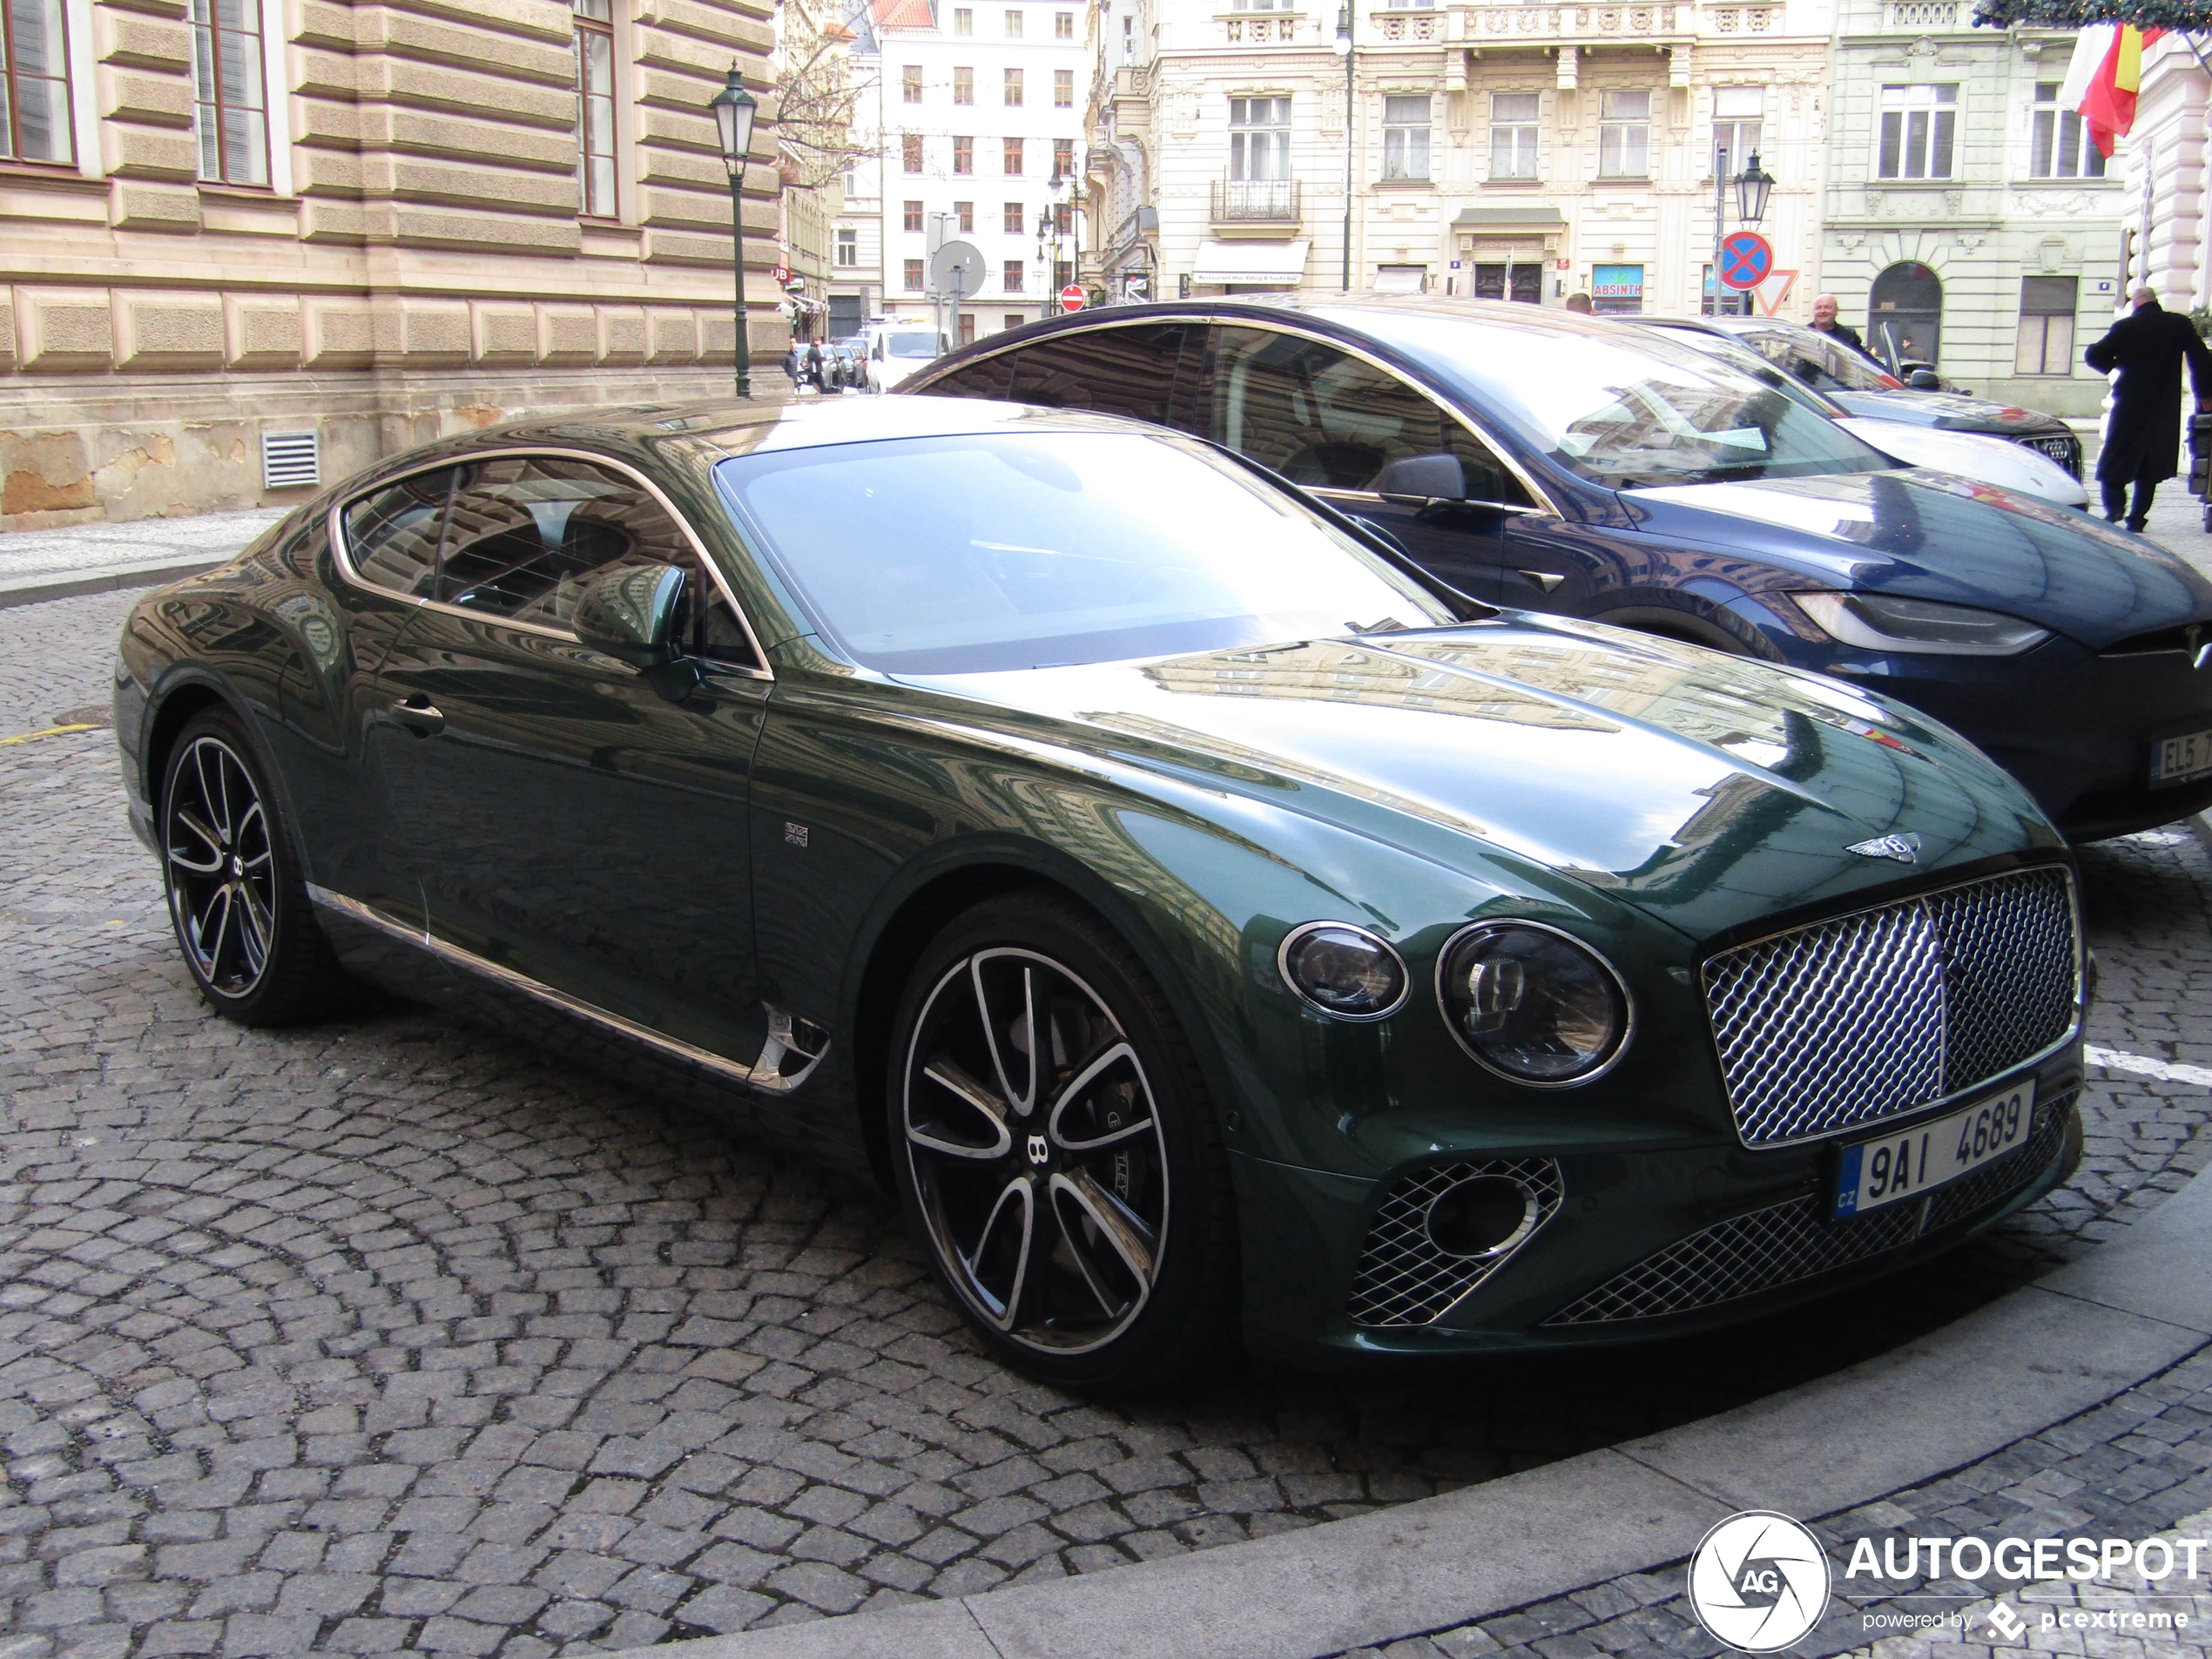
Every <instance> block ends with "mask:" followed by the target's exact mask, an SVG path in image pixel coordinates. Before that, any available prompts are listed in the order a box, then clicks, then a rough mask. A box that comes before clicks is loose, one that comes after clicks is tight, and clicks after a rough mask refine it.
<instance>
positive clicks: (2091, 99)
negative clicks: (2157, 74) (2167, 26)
mask: <svg viewBox="0 0 2212 1659" xmlns="http://www.w3.org/2000/svg"><path fill="white" fill-rule="evenodd" d="M2165 32H2166V31H2165V30H2163V29H2138V28H2137V27H2136V26H2135V25H2134V24H2131V23H2130V24H2111V23H2101V24H2091V25H2090V26H2089V27H2088V28H2087V29H2084V30H2082V31H2081V33H2080V35H2079V36H2078V37H2076V38H2075V40H2074V61H2073V62H2072V63H2070V64H2067V71H2066V81H2065V83H2064V84H2062V85H2061V86H2060V89H2059V105H2060V108H2062V109H2068V110H2079V111H2080V112H2081V118H2082V119H2083V120H2085V121H2087V123H2088V124H2089V136H2090V138H2092V139H2094V141H2095V143H2096V146H2097V153H2098V154H2100V155H2101V156H2104V157H2105V158H2107V159H2109V158H2110V157H2111V155H2112V146H2113V142H2114V139H2116V138H2119V136H2120V135H2121V133H2123V132H2127V131H2128V129H2129V128H2131V127H2133V126H2134V125H2135V95H2136V92H2137V91H2139V90H2140V89H2141V85H2142V79H2143V48H2144V47H2146V46H2148V45H2149V44H2150V43H2151V42H2152V41H2154V40H2156V39H2157V38H2158V37H2160V36H2161V35H2162V34H2164V33H2165Z"/></svg>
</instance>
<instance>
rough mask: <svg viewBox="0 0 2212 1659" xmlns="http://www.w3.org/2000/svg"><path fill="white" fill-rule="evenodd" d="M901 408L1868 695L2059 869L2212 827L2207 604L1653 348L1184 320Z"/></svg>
mask: <svg viewBox="0 0 2212 1659" xmlns="http://www.w3.org/2000/svg"><path fill="white" fill-rule="evenodd" d="M912 387H913V389H914V390H916V391H924V392H931V393H937V394H947V393H950V394H957V395H966V396H974V397H992V398H999V397H1007V398H1012V399H1015V400H1016V401H1022V402H1028V403H1035V404H1042V405H1047V406H1051V407H1057V408H1092V409H1100V410H1105V411H1109V412H1111V413H1114V414H1118V415H1134V416H1136V417H1138V418H1139V419H1144V420H1150V421H1157V422H1159V423H1161V424H1163V425H1166V426H1170V427H1174V428H1180V429H1182V430H1184V431H1186V432H1190V433H1195V434H1197V435H1201V436H1204V437H1208V438H1211V439H1212V440H1214V441H1215V442H1219V443H1222V444H1224V445H1225V446H1227V447H1228V448H1232V449H1235V450H1237V451H1238V453H1240V454H1242V455H1247V456H1249V457H1251V459H1252V460H1254V461H1257V462H1261V463H1263V464H1264V465H1265V466H1267V467H1270V468H1271V469H1274V470H1275V471H1277V472H1278V473H1280V474H1281V475H1283V476H1285V477H1286V478H1288V479H1290V480H1291V481H1292V482H1296V483H1298V484H1302V485H1304V486H1305V487H1306V488H1308V489H1312V490H1313V491H1314V492H1315V493H1316V494H1317V495H1318V496H1322V497H1324V498H1325V499H1326V500H1327V501H1328V502H1331V503H1332V505H1334V506H1336V507H1338V508H1340V509H1343V510H1344V511H1345V512H1348V513H1352V514H1356V515H1358V516H1360V517H1362V518H1365V519H1367V520H1369V521H1371V522H1372V523H1375V524H1377V525H1379V526H1380V527H1382V528H1384V529H1387V530H1389V531H1390V532H1391V533H1392V534H1393V535H1395V536H1398V537H1399V540H1400V541H1401V542H1402V543H1404V545H1405V546H1406V548H1407V549H1408V550H1410V552H1411V554H1412V556H1413V558H1414V559H1415V560H1416V561H1418V562H1419V563H1420V564H1421V565H1422V566H1423V567H1424V568H1425V569H1426V570H1430V571H1431V572H1433V573H1434V574H1435V575H1437V576H1439V577H1442V578H1443V579H1444V580H1446V581H1447V582H1449V583H1453V585H1454V586H1456V587H1458V588H1460V589H1461V590H1464V591H1466V592H1468V593H1471V594H1474V595H1475V596H1477V597H1480V598H1483V599H1486V600H1488V601H1490V602H1492V603H1494V604H1502V605H1510V606H1525V607H1527V608H1530V609H1534V610H1552V611H1561V612H1565V613H1567V614H1568V615H1571V616H1577V617H1591V618H1595V619H1598V620H1602V621H1606V622H1613V623H1619V624H1624V625H1626V626H1629V627H1633V628H1640V629H1642V630H1644V631H1648V632H1652V633H1656V634H1660V635H1663V636H1666V637H1671V638H1677V639H1687V640H1691V641H1695V642H1696V643H1698V644H1706V645H1710V646H1714V647H1716V648H1717V649H1720V650H1723V651H1734V652H1737V653H1738V654H1741V655H1745V656H1751V657H1757V658H1764V659H1765V660H1767V661H1769V662H1775V663H1785V664H1792V665H1794V666H1797V667H1800V668H1809V669H1814V670H1817V671H1820V672H1822V673H1824V674H1832V675H1837V676H1839V677H1842V678H1847V679H1851V680H1853V681H1855V682H1856V683H1858V684H1859V685H1865V686H1867V687H1870V688H1872V689H1877V690H1879V691H1885V692H1887V693H1888V694H1890V695H1892V696H1894V697H1897V698H1900V699H1902V700H1903V701H1905V702H1907V703H1910V704H1912V705H1914V706H1915V707H1917V708H1919V709H1922V710H1925V711H1927V712H1928V713H1931V714H1932V715H1934V716H1936V717H1937V718H1939V719H1941V720H1944V721H1946V722H1947V723H1948V724H1950V725H1954V726H1956V727H1957V728H1959V731H1961V732H1964V733H1965V734H1966V736H1967V737H1969V738H1972V739H1973V741H1974V742H1975V743H1977V744H1979V745H1981V746H1982V747H1983V748H1984V749H1985V750H1986V751H1987V752H1989V753H1990V754H1991V755H1993V756H1994V757H1995V758H1996V759H1998V760H1999V761H2000V763H2002V764H2003V765H2005V766H2006V768H2007V769H2008V770H2010V771H2011V772H2013V775H2014V776H2016V777H2018V778H2019V779H2021V780H2022V781H2023V782H2024V783H2026V784H2027V786H2028V787H2029V789H2030V790H2032V791H2033V792H2034V794H2035V797H2036V799H2037V800H2039V801H2040V803H2041V804H2042V806H2043V807H2044V810H2045V811H2046V812H2047V813H2050V814H2051V815H2052V816H2053V817H2054V819H2057V820H2058V822H2059V824H2060V826H2061V827H2062V828H2063V829H2065V831H2066V832H2067V834H2069V835H2071V836H2073V837H2074V838H2075V839H2077V840H2091V839H2094V838H2097V837H2101V836H2107V835H2117V834H2125V833H2130V832H2132V831H2135V830H2139V829H2143V828H2147V827H2148V826H2153V825H2155V824H2161V823H2165V822H2168V821H2170V820H2173V819H2179V818H2182V817H2183V816H2185V815H2187V814H2189V813H2195V812H2198V811H2201V810H2202V809H2203V808H2204V807H2205V806H2207V805H2212V672H2208V671H2206V669H2207V666H2208V665H2212V651H2207V650H2206V647H2207V645H2208V644H2212V583H2207V582H2206V580H2205V579H2204V577H2202V576H2200V575H2198V574H2197V573H2196V571H2195V570H2192V569H2190V568H2189V567H2188V565H2187V564H2185V563H2182V561H2181V560H2179V559H2176V558H2175V557H2174V556H2171V555H2170V554H2168V553H2167V552H2166V551H2165V550H2163V549H2161V548H2160V547H2158V546H2156V545H2155V543H2150V542H2148V541H2145V540H2143V539H2142V538H2141V537H2140V536H2130V535H2128V534H2127V533H2126V532H2124V531H2121V530H2118V529H2113V528H2111V527H2110V526H2107V525H2105V524H2102V523H2097V522H2095V521H2094V520H2092V519H2089V518H2088V517H2087V516H2084V515H2082V514H2080V513H2078V512H2074V511H2071V510H2068V509H2063V508H2058V507H2054V506H2051V505H2049V504H2047V503H2044V502H2036V501H2033V500H2031V499H2029V498H2027V497H2026V496H2016V495H2013V494H2012V493H2010V492H2008V491H2006V490H2003V489H1993V488H1990V487H1988V486H1985V485H1979V484H1975V483H1973V482H1970V481H1968V480H1966V479H1961V478H1958V477H1954V476H1950V475H1943V474H1937V473H1930V472H1922V471H1913V470H1908V469H1902V468H1899V467H1898V466H1897V465H1896V463H1895V462H1893V461H1892V459H1891V458H1889V457H1888V456H1886V455H1882V454H1880V453H1879V452H1878V451H1877V450H1875V449H1873V448H1870V447H1869V446H1868V445H1866V444H1865V443H1864V442H1860V441H1859V440H1858V438H1856V437H1853V436H1852V435H1851V434H1849V433H1847V432H1845V431H1844V429H1843V428H1840V427H1839V426H1838V425H1836V424H1835V423H1834V422H1833V421H1829V420H1827V419H1825V418H1824V417H1823V416H1822V415H1819V414H1817V413H1816V412H1815V411H1813V410H1811V409H1810V408H1804V407H1803V405H1802V404H1801V403H1800V402H1798V401H1793V400H1792V399H1791V398H1790V397H1788V396H1787V395H1784V393H1783V392H1782V391H1781V390H1779V389H1777V388H1775V387H1774V386H1772V385H1770V384H1766V383H1764V382H1763V381H1761V380H1760V379H1759V378H1757V376H1755V375H1753V374H1749V373H1746V372H1745V371H1744V370H1743V369H1742V368H1737V367H1735V366H1733V365H1731V364H1730V362H1728V361H1725V360H1724V359H1723V358H1722V357H1720V356H1717V355H1716V354H1713V353H1711V352H1708V351H1700V350H1698V349H1697V348H1696V347H1692V346H1690V345H1689V344H1688V343H1687V342H1684V341H1676V340H1671V339H1669V337H1668V335H1667V334H1666V331H1664V330H1662V329H1658V328H1649V329H1635V328H1627V327H1622V326H1621V325H1620V324H1619V323H1618V322H1617V321H1615V320H1613V319H1610V318H1607V317H1585V316H1576V315H1575V314H1572V313H1568V312H1565V311H1553V310H1541V309H1539V308H1538V307H1534V306H1526V305H1506V304H1503V303H1488V302H1484V301H1480V300H1459V301H1453V300H1414V299H1407V300H1345V301H1326V302H1319V301H1317V302H1312V303H1308V304H1305V305H1299V306H1291V305H1284V304H1279V303H1271V304H1254V303H1251V302H1249V301H1239V300H1199V301H1183V302H1178V303H1176V304H1172V305H1162V306H1146V307H1121V308H1118V309H1115V310H1111V311H1102V312H1097V313H1089V312H1085V313H1079V314H1076V315H1075V316H1072V317H1068V318H1062V319H1057V320H1052V321H1049V322H1041V323H1036V324H1033V325H1031V326H1029V327H1024V328H1021V329H1017V330H1015V331H1012V332H1010V333H1008V334H998V335H995V336H993V337H992V338H991V339H989V340H988V341H981V342H978V343H977V344H975V345H974V346H971V347H965V348H963V349H962V350H961V351H959V352H957V353H954V354H953V355H952V356H950V357H948V358H946V359H944V360H943V361H941V362H939V363H936V364H934V365H932V366H931V367H929V368H926V369H924V370H923V371H921V373H920V374H917V375H916V376H915V377H914V381H913V382H912Z"/></svg>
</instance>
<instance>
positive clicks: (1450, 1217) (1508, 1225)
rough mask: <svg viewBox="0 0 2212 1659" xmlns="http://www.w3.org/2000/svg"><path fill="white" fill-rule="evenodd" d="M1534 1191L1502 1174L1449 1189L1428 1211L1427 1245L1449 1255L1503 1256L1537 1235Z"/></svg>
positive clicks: (1439, 1195)
mask: <svg viewBox="0 0 2212 1659" xmlns="http://www.w3.org/2000/svg"><path fill="white" fill-rule="evenodd" d="M1538 1211H1539V1205H1538V1204H1537V1199H1536V1193H1535V1190H1534V1188H1532V1187H1529V1186H1527V1185H1526V1184H1523V1183H1521V1182H1519V1181H1515V1180H1514V1179H1512V1178H1511V1177H1507V1176H1501V1175H1483V1176H1477V1177H1474V1179H1473V1180H1471V1181H1461V1182H1460V1183H1458V1184H1455V1185H1453V1186H1448V1187H1447V1188H1445V1189H1444V1190H1443V1191H1441V1192H1440V1193H1438V1194H1437V1195H1436V1197H1435V1199H1434V1200H1433V1202H1432V1203H1431V1204H1429V1207H1428V1237H1429V1242H1430V1243H1431V1244H1434V1245H1435V1246H1436V1247H1437V1249H1439V1250H1440V1251H1443V1252H1444V1253H1445V1254H1446V1255H1447V1256H1461V1257H1479V1256H1498V1255H1502V1254H1504V1253H1505V1252H1506V1251H1508V1250H1511V1249H1512V1248H1513V1247H1514V1245H1515V1244H1519V1243H1520V1242H1521V1240H1522V1239H1524V1238H1527V1237H1528V1235H1529V1234H1530V1233H1531V1232H1533V1231H1534V1230H1535V1226H1536V1217H1537V1215H1538Z"/></svg>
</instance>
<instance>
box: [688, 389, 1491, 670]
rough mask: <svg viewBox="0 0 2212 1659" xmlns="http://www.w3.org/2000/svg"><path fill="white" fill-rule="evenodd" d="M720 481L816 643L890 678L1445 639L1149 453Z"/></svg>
mask: <svg viewBox="0 0 2212 1659" xmlns="http://www.w3.org/2000/svg"><path fill="white" fill-rule="evenodd" d="M715 480H716V482H717V483H718V485H719V486H720V488H721V492H722V497H723V500H724V501H725V502H726V503H727V504H728V505H729V507H730V509H731V510H732V513H733V515H734V516H736V518H737V520H738V524H739V527H740V528H741V529H743V530H745V533H746V535H747V538H748V539H749V540H750V541H751V542H752V544H753V545H754V546H755V547H756V548H757V549H759V550H760V551H761V552H762V553H763V554H765V556H766V558H767V559H768V561H769V563H772V565H773V567H774V569H775V570H776V572H777V573H778V574H779V576H781V577H782V578H783V580H784V582H785V583H786V585H787V587H788V588H789V589H790V590H791V591H792V595H793V597H795V598H796V599H797V600H798V602H799V604H800V605H801V607H802V608H803V609H804V610H806V612H807V614H808V617H809V618H810V620H811V621H812V622H813V624H814V625H815V629H816V631H817V632H819V633H820V634H821V635H822V636H823V637H825V639H826V642H827V643H828V644H830V645H831V646H832V647H833V649H835V650H837V651H839V652H840V654H842V655H844V656H846V657H847V658H851V659H852V660H853V661H855V662H858V663H860V664H862V665H863V666H866V667H869V668H873V669H876V670H879V671H881V672H884V673H888V674H900V673H905V674H967V673H987V672H993V671H1000V670H1003V669H1016V668H1037V667H1049V666H1058V665H1061V664H1071V663H1103V662H1119V661H1127V660H1130V659H1132V658H1146V657H1167V656H1179V655H1183V654H1184V653H1188V652H1192V651H1222V650H1229V649H1233V648H1235V647H1238V646H1242V645H1264V644H1279V643H1281V642H1284V641H1285V640H1297V639H1306V638H1312V637H1337V636H1341V635H1343V634H1345V632H1347V631H1352V630H1373V629H1378V628H1379V629H1386V630H1387V629H1391V628H1428V627H1440V626H1446V625H1449V624H1452V623H1453V621H1455V618H1454V617H1453V615H1452V614H1451V613H1450V611H1449V610H1447V608H1446V607H1445V606H1444V604H1442V603H1441V602H1440V601H1439V600H1438V599H1436V598H1435V597H1433V596H1431V595H1430V594H1429V593H1428V592H1426V590H1423V589H1422V588H1421V587H1420V586H1419V585H1418V584H1417V583H1415V582H1414V581H1413V579H1412V578H1411V577H1407V576H1406V575H1405V574H1403V573H1402V572H1400V571H1399V570H1395V569H1393V567H1392V566H1391V565H1390V564H1389V563H1387V562H1386V561H1385V560H1384V559H1383V558H1381V557H1380V556H1378V555H1377V554H1375V553H1374V552H1372V551H1371V550H1369V549H1368V548H1366V546H1364V545H1363V544H1362V543H1360V542H1359V540H1358V539H1357V538H1355V537H1354V536H1351V535H1350V534H1348V533H1347V532H1345V531H1344V530H1341V529H1338V528H1337V527H1336V526H1335V525H1333V524H1332V523H1330V522H1329V521H1328V520H1327V519H1325V518H1324V517H1322V516H1320V514H1318V512H1316V511H1314V510H1313V509H1312V508H1311V507H1309V506H1308V505H1306V504H1305V502H1301V501H1300V500H1299V499H1298V497H1297V496H1293V495H1291V494H1290V493H1289V492H1288V491H1286V490H1285V489H1280V488H1278V487H1277V486H1275V485H1272V484H1270V483H1269V482H1266V481H1265V480H1264V479H1263V478H1260V477H1258V476H1256V475H1253V474H1251V473H1250V472H1248V471H1246V470H1245V469H1244V468H1242V467H1240V466H1239V465H1238V464H1237V463H1236V462H1232V461H1231V460H1229V459H1227V458H1226V457H1224V456H1222V455H1217V454H1215V453H1214V452H1212V451H1211V450H1209V449H1208V448H1205V447H1204V446H1203V445H1200V444H1197V443H1195V442H1190V441H1189V440H1187V439H1180V438H1176V437H1172V436H1170V435H1165V434H1162V435H1157V436H1153V435H1147V434H1144V433H1141V432H1127V433H1123V432H1105V431H1100V432H1067V431H1061V432H1023V433H981V434H976V435H962V436H957V437H931V438H900V439H891V440H887V441H883V442H867V443H847V444H837V445H831V446H825V447H821V448H804V449H792V450H782V451H769V452H765V453H756V454H753V455H742V456H736V457H732V458H731V459H729V460H726V461H724V462H720V463H718V465H717V466H716V468H715Z"/></svg>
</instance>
